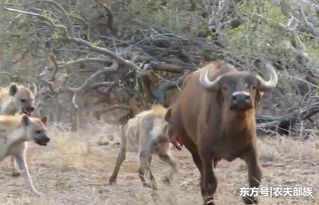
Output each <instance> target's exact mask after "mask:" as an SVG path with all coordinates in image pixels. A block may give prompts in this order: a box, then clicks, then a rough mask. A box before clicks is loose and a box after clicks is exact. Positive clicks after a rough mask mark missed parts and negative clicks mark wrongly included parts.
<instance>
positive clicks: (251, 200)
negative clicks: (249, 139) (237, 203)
mask: <svg viewBox="0 0 319 205" xmlns="http://www.w3.org/2000/svg"><path fill="white" fill-rule="evenodd" d="M241 158H242V159H243V160H244V161H245V162H246V163H247V166H248V179H249V186H250V187H251V188H252V187H259V185H260V182H261V177H262V172H261V166H260V163H259V160H258V156H257V152H256V148H255V147H254V146H249V147H248V148H247V150H245V152H244V153H243V154H242V156H241ZM243 200H244V202H245V204H258V199H257V197H256V196H244V197H243Z"/></svg>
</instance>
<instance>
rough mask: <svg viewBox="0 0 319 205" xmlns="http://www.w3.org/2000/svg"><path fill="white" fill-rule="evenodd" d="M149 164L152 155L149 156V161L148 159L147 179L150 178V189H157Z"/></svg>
mask: <svg viewBox="0 0 319 205" xmlns="http://www.w3.org/2000/svg"><path fill="white" fill-rule="evenodd" d="M151 163H152V155H150V156H149V159H148V173H149V178H150V180H151V183H152V187H153V188H154V189H157V184H156V179H155V177H154V175H153V172H152V170H151Z"/></svg>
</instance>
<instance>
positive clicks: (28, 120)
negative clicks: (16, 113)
mask: <svg viewBox="0 0 319 205" xmlns="http://www.w3.org/2000/svg"><path fill="white" fill-rule="evenodd" d="M47 121H48V119H47V117H43V118H41V119H39V118H33V117H29V116H28V115H24V116H23V117H22V126H23V127H24V128H25V132H26V133H25V136H26V138H27V140H28V141H34V142H35V143H37V144H38V145H41V146H45V145H47V143H48V142H49V141H50V138H49V137H48V136H47V134H46V124H47Z"/></svg>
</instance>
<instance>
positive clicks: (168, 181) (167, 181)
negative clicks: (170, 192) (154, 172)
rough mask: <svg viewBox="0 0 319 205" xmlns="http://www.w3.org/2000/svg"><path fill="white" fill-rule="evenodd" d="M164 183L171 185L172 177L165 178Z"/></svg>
mask: <svg viewBox="0 0 319 205" xmlns="http://www.w3.org/2000/svg"><path fill="white" fill-rule="evenodd" d="M163 183H165V184H171V183H172V177H168V176H166V177H164V178H163Z"/></svg>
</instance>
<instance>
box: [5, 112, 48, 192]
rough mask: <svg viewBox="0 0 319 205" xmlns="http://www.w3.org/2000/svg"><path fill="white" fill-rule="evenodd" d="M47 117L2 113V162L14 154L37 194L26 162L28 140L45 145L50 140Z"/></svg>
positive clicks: (28, 182)
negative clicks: (47, 133) (47, 130)
mask: <svg viewBox="0 0 319 205" xmlns="http://www.w3.org/2000/svg"><path fill="white" fill-rule="evenodd" d="M46 124H47V118H46V117H44V118H42V119H39V118H32V117H29V116H27V115H17V116H14V115H0V162H1V161H2V160H3V159H4V158H6V157H7V156H13V157H14V158H15V159H16V160H17V163H18V166H19V168H20V170H21V173H22V175H23V178H24V180H25V181H26V183H27V184H28V185H29V187H30V188H31V190H32V192H33V193H35V194H36V195H39V194H40V193H39V192H38V191H37V190H36V189H35V188H34V186H33V183H32V180H31V176H30V173H29V169H28V166H27V163H26V151H27V143H26V142H28V141H34V142H35V143H37V144H39V145H42V146H45V145H47V143H48V142H49V140H50V139H49V138H48V137H47V135H46V127H45V126H46Z"/></svg>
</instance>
